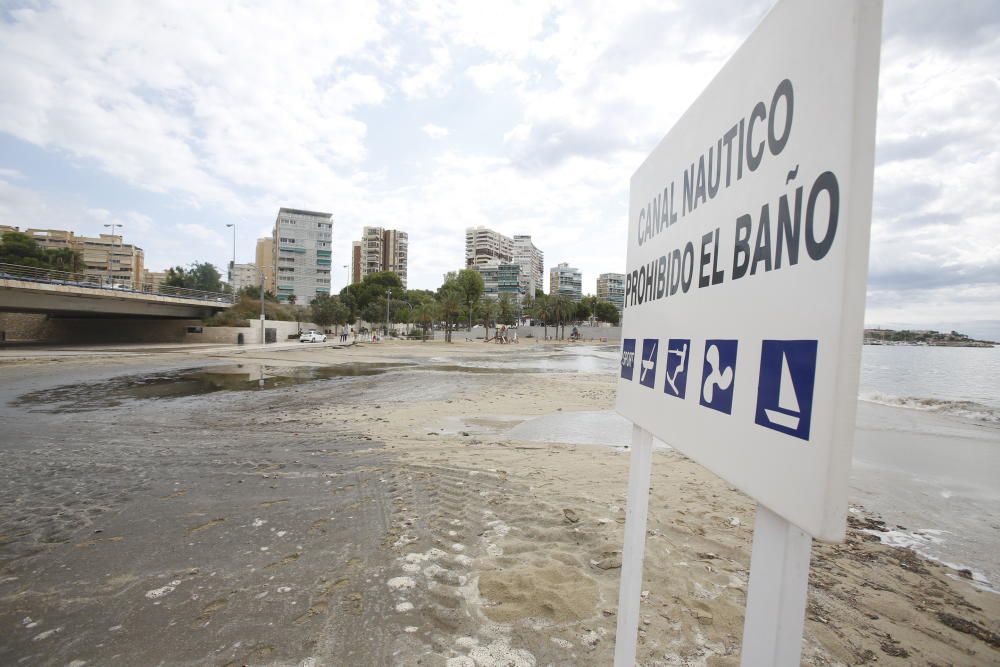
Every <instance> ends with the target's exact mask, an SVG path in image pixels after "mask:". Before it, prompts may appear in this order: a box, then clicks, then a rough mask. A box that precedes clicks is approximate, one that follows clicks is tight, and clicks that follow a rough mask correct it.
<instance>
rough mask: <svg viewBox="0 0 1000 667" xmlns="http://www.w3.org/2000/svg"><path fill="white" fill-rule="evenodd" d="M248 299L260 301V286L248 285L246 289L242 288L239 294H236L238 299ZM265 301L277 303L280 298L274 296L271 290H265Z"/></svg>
mask: <svg viewBox="0 0 1000 667" xmlns="http://www.w3.org/2000/svg"><path fill="white" fill-rule="evenodd" d="M244 296H245V297H247V298H248V299H256V300H258V301H260V286H259V285H247V286H246V287H241V288H240V289H239V291H238V292H236V297H237V298H240V297H244ZM264 301H271V302H277V301H278V298H277V297H276V296H274V294H272V293H271V292H270V291H269V290H264Z"/></svg>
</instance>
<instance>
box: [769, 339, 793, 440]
mask: <svg viewBox="0 0 1000 667" xmlns="http://www.w3.org/2000/svg"><path fill="white" fill-rule="evenodd" d="M764 413H765V414H766V415H767V418H768V419H769V420H770V421H771V423H772V424H775V425H777V426H782V427H784V428H787V429H791V430H793V431H794V430H796V429H798V427H799V420H800V419H801V414H802V413H801V410H800V408H799V399H798V396H797V395H796V394H795V383H794V382H792V374H791V372H790V371H789V370H788V357H787V356H786V355H785V353H782V354H781V384H780V385H779V387H778V409H777V410H772V409H771V408H765V409H764Z"/></svg>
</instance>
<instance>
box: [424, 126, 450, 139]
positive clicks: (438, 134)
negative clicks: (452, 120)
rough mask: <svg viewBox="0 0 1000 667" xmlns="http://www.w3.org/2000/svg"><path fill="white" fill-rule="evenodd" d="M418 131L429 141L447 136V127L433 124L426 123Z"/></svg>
mask: <svg viewBox="0 0 1000 667" xmlns="http://www.w3.org/2000/svg"><path fill="white" fill-rule="evenodd" d="M420 129H421V130H422V131H423V133H424V134H426V135H427V136H428V137H430V138H431V139H444V138H445V137H447V136H448V128H447V127H441V126H440V125H435V124H434V123H427V124H426V125H424V126H423V127H421V128H420Z"/></svg>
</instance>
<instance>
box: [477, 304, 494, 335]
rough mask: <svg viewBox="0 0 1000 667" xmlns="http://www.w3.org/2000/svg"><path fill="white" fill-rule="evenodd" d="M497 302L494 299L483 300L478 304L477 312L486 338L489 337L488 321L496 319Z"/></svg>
mask: <svg viewBox="0 0 1000 667" xmlns="http://www.w3.org/2000/svg"><path fill="white" fill-rule="evenodd" d="M497 310H498V308H497V304H496V302H495V301H484V302H482V303H481V304H479V314H480V315H481V316H482V318H483V326H484V327H485V328H486V338H485V340H489V339H490V322H493V321H494V320H496V317H497Z"/></svg>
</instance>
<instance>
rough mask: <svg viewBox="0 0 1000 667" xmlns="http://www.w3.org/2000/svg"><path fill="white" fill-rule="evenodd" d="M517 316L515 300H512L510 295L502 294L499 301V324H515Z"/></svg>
mask: <svg viewBox="0 0 1000 667" xmlns="http://www.w3.org/2000/svg"><path fill="white" fill-rule="evenodd" d="M516 315H517V313H516V307H515V304H514V299H513V298H511V296H510V294H506V293H504V294H501V295H500V298H499V299H497V315H496V317H497V322H500V323H502V324H513V323H514V319H515V316H516Z"/></svg>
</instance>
